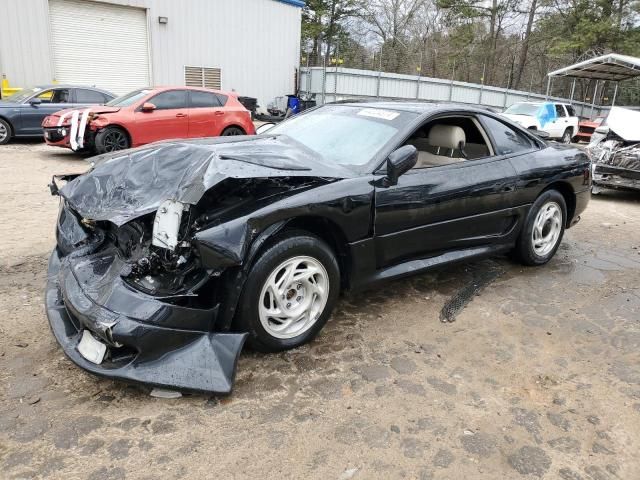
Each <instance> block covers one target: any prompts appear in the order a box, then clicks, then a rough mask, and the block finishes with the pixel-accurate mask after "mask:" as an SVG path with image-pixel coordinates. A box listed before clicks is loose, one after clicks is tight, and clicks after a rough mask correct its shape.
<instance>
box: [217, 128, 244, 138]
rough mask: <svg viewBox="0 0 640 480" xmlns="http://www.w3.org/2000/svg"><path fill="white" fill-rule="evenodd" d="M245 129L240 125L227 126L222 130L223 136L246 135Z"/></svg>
mask: <svg viewBox="0 0 640 480" xmlns="http://www.w3.org/2000/svg"><path fill="white" fill-rule="evenodd" d="M244 134H245V133H244V130H242V129H241V128H240V127H227V128H225V129H224V130H223V131H222V136H223V137H228V136H231V135H244Z"/></svg>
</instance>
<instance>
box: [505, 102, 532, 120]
mask: <svg viewBox="0 0 640 480" xmlns="http://www.w3.org/2000/svg"><path fill="white" fill-rule="evenodd" d="M539 108H540V105H537V104H535V103H514V104H513V105H511V106H510V107H509V108H507V109H506V110H505V111H504V113H509V114H511V115H528V116H530V117H535V115H536V114H537V113H538V109H539Z"/></svg>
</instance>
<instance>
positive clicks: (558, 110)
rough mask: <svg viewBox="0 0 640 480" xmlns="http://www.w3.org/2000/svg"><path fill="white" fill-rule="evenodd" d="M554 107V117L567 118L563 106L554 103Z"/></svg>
mask: <svg viewBox="0 0 640 480" xmlns="http://www.w3.org/2000/svg"><path fill="white" fill-rule="evenodd" d="M555 106H556V115H557V116H558V117H566V116H567V114H566V113H565V111H564V106H563V105H560V104H559V103H556V104H555Z"/></svg>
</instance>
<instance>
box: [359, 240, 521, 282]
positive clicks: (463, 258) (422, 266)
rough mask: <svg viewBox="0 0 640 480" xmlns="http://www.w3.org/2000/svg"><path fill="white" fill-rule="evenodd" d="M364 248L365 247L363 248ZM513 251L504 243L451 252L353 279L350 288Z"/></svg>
mask: <svg viewBox="0 0 640 480" xmlns="http://www.w3.org/2000/svg"><path fill="white" fill-rule="evenodd" d="M365 248H366V247H365ZM511 249H513V244H511V243H505V244H498V245H485V246H480V247H473V248H465V249H461V250H453V251H449V252H445V253H442V254H440V255H435V256H433V257H427V258H420V259H414V260H409V261H406V262H403V263H399V264H396V265H393V266H391V267H387V268H384V269H381V270H377V271H375V272H374V273H372V274H369V275H364V276H360V278H354V279H353V281H352V283H351V285H350V287H351V289H352V290H360V289H363V288H365V287H370V286H373V285H376V284H379V283H383V282H386V281H389V280H395V279H399V278H404V277H408V276H410V275H415V274H419V273H424V272H426V271H429V270H433V269H435V268H438V267H441V266H443V265H451V264H454V263H461V262H467V261H469V260H473V259H476V258H483V257H488V256H493V255H498V254H501V253H505V252H508V251H510V250H511Z"/></svg>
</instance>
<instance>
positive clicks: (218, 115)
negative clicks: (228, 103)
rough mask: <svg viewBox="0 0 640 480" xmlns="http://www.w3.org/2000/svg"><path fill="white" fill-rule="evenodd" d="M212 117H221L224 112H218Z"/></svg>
mask: <svg viewBox="0 0 640 480" xmlns="http://www.w3.org/2000/svg"><path fill="white" fill-rule="evenodd" d="M214 115H215V116H216V117H221V116H222V115H224V112H221V111H219V110H218V111H217V112H215V113H214Z"/></svg>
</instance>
